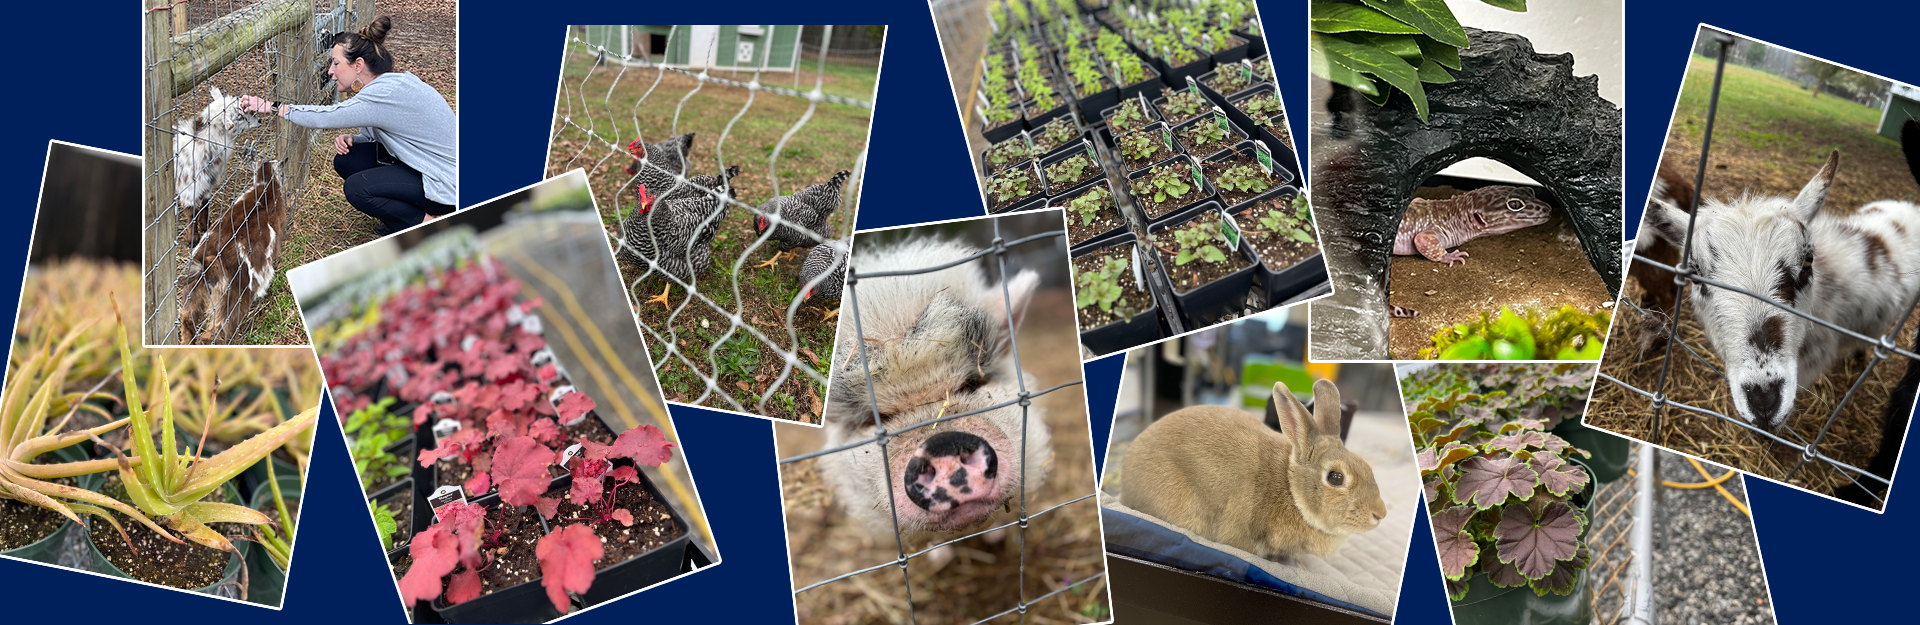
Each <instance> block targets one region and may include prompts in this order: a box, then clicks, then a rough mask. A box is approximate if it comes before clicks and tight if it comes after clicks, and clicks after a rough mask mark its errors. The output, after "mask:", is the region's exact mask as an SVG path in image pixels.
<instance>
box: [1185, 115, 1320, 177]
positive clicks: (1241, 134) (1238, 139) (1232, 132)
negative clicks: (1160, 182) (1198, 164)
mask: <svg viewBox="0 0 1920 625" xmlns="http://www.w3.org/2000/svg"><path fill="white" fill-rule="evenodd" d="M1219 120H1220V118H1219V117H1216V116H1214V115H1213V114H1211V113H1208V114H1204V115H1201V116H1199V117H1195V118H1193V119H1189V120H1187V122H1186V123H1184V124H1180V125H1178V126H1174V127H1173V137H1174V139H1176V140H1179V141H1180V145H1182V146H1184V147H1186V149H1187V154H1188V155H1191V156H1193V157H1194V158H1196V159H1200V160H1202V161H1213V160H1217V159H1216V158H1215V157H1220V158H1229V157H1232V156H1233V151H1234V149H1235V147H1236V146H1238V145H1239V144H1243V143H1247V141H1248V139H1249V137H1248V136H1247V133H1246V131H1244V130H1241V129H1240V127H1239V126H1237V125H1235V124H1234V123H1233V120H1231V119H1229V120H1227V146H1228V147H1227V148H1225V149H1218V150H1214V151H1213V153H1211V154H1200V153H1198V152H1195V151H1194V150H1197V149H1199V148H1198V147H1196V146H1194V145H1193V144H1192V143H1191V142H1188V141H1186V140H1184V139H1180V137H1181V133H1182V132H1184V131H1186V129H1188V128H1192V127H1193V126H1194V125H1195V124H1218V123H1220V121H1219ZM1247 149H1248V150H1249V151H1251V150H1252V149H1253V148H1252V147H1251V144H1249V147H1248V148H1247ZM1287 179H1288V180H1292V179H1293V178H1292V176H1291V175H1289V176H1288V178H1287Z"/></svg>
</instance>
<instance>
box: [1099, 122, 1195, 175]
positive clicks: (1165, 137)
mask: <svg viewBox="0 0 1920 625" xmlns="http://www.w3.org/2000/svg"><path fill="white" fill-rule="evenodd" d="M1139 132H1145V133H1152V135H1153V136H1155V137H1158V138H1159V139H1160V141H1162V142H1163V143H1164V144H1165V145H1168V146H1170V148H1171V152H1172V155H1171V156H1168V157H1166V158H1162V159H1160V160H1157V161H1153V162H1151V163H1146V164H1143V165H1141V166H1139V167H1132V166H1130V165H1131V164H1132V162H1133V161H1132V160H1130V159H1128V158H1127V157H1126V155H1125V154H1122V153H1121V152H1120V137H1114V139H1113V142H1112V143H1111V144H1110V145H1111V147H1112V148H1113V154H1114V156H1115V157H1116V158H1118V159H1120V166H1121V167H1123V168H1125V169H1126V171H1125V172H1123V173H1125V174H1126V175H1127V176H1129V177H1131V176H1134V175H1136V174H1139V173H1142V172H1145V171H1147V169H1148V168H1150V167H1153V166H1154V165H1159V164H1161V163H1165V162H1167V161H1170V160H1173V159H1176V158H1180V157H1181V156H1184V155H1185V154H1186V153H1187V146H1184V145H1181V144H1180V138H1179V137H1175V136H1173V128H1172V127H1171V126H1168V125H1167V123H1166V122H1153V123H1151V124H1147V127H1146V128H1143V129H1140V130H1135V131H1133V132H1130V133H1126V134H1128V135H1131V134H1134V133H1139Z"/></svg>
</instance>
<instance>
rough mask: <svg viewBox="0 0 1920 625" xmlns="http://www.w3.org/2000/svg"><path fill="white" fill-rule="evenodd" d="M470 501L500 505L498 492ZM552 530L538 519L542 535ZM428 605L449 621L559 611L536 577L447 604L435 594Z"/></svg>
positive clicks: (537, 618) (531, 618) (518, 619)
mask: <svg viewBox="0 0 1920 625" xmlns="http://www.w3.org/2000/svg"><path fill="white" fill-rule="evenodd" d="M548 490H552V488H551V487H550V488H548ZM470 503H478V504H480V505H483V506H486V507H487V508H489V509H491V508H493V507H494V506H498V505H501V503H500V498H499V497H498V496H488V497H482V498H480V499H479V500H477V501H473V502H470ZM489 514H492V513H489ZM552 531H553V529H552V528H551V527H549V526H548V525H547V521H546V519H541V520H540V535H541V536H545V535H547V533H549V532H552ZM431 607H432V608H433V610H434V611H435V612H438V613H439V614H440V618H442V619H445V620H446V622H448V623H545V622H547V621H551V620H553V619H556V618H560V611H559V610H555V609H553V602H551V601H548V600H547V589H546V587H544V586H541V585H540V579H538V578H536V579H533V580H530V581H527V582H523V583H520V584H516V585H513V586H509V587H507V588H501V589H498V590H495V591H493V592H490V593H487V594H484V595H480V596H479V597H475V598H474V599H473V600H472V601H468V602H466V603H460V604H448V603H447V595H446V593H444V592H443V593H441V594H440V596H439V597H436V598H434V600H433V603H432V605H431Z"/></svg>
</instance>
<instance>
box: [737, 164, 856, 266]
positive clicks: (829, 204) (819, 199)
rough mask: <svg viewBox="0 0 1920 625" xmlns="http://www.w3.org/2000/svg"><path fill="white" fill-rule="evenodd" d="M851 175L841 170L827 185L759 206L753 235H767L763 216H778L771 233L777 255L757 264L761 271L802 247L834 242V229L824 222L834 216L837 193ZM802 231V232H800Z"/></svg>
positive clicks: (781, 197) (838, 203)
mask: <svg viewBox="0 0 1920 625" xmlns="http://www.w3.org/2000/svg"><path fill="white" fill-rule="evenodd" d="M852 174H853V172H851V171H847V170H845V169H842V170H840V171H839V173H835V174H834V175H833V177H832V178H829V179H827V181H826V182H822V183H820V184H816V185H813V186H811V187H807V188H805V189H801V190H800V192H799V193H795V194H793V195H782V196H780V197H776V198H773V199H771V200H767V201H766V203H764V204H761V205H760V212H761V213H763V214H762V215H760V216H758V217H755V218H754V220H753V232H754V234H756V235H762V234H766V232H767V226H768V225H769V224H770V223H771V222H772V220H770V219H767V216H766V214H767V213H771V214H775V215H779V216H780V221H782V222H783V223H781V224H780V227H779V228H775V229H774V231H773V236H772V237H771V238H772V240H774V241H778V242H780V252H779V253H777V254H774V255H773V258H769V259H767V262H764V263H760V264H759V265H758V266H760V267H771V266H773V264H774V263H776V262H779V260H780V257H782V256H786V255H787V252H788V251H791V250H794V249H796V248H802V247H813V246H814V245H817V244H819V243H820V242H821V241H823V240H826V239H831V238H833V229H832V228H831V227H829V226H828V225H827V218H828V217H832V216H833V210H834V209H836V208H839V207H840V189H841V187H843V186H845V185H846V183H847V177H848V176H850V175H852ZM803 229H804V230H803Z"/></svg>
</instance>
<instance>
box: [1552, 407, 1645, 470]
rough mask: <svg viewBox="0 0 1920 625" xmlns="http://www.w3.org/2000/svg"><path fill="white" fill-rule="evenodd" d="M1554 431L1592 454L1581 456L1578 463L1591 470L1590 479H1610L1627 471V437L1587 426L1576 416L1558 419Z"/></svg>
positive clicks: (1629, 447) (1629, 455) (1628, 451)
mask: <svg viewBox="0 0 1920 625" xmlns="http://www.w3.org/2000/svg"><path fill="white" fill-rule="evenodd" d="M1553 433H1554V435H1556V436H1559V437H1560V438H1564V439H1566V440H1567V442H1568V443H1571V444H1572V445H1573V446H1574V447H1577V448H1580V449H1584V450H1586V451H1587V452H1588V453H1591V454H1593V457H1592V458H1582V459H1580V463H1581V464H1585V465H1586V466H1587V468H1588V469H1591V470H1592V471H1593V479H1595V480H1599V481H1601V482H1611V481H1614V480H1617V479H1620V476H1622V475H1626V473H1627V466H1628V465H1629V464H1630V463H1631V461H1632V456H1633V454H1632V451H1633V448H1632V444H1631V443H1629V442H1628V441H1627V439H1625V438H1622V437H1620V436H1615V435H1613V434H1608V433H1606V432H1602V431H1599V430H1596V429H1593V428H1590V427H1587V426H1586V424H1584V423H1581V422H1580V419H1579V418H1578V417H1573V418H1568V419H1566V420H1564V421H1561V422H1560V425H1557V426H1554V428H1553ZM1567 455H1569V456H1572V455H1573V454H1567Z"/></svg>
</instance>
